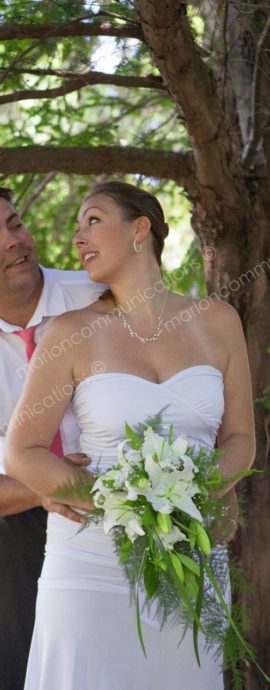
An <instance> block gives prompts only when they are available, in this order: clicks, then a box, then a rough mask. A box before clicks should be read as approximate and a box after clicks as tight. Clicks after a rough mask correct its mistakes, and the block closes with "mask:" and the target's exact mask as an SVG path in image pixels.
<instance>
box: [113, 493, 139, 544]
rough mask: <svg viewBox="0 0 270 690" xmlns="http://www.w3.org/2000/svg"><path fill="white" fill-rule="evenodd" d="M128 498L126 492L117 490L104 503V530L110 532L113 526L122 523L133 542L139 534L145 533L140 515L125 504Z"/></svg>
mask: <svg viewBox="0 0 270 690" xmlns="http://www.w3.org/2000/svg"><path fill="white" fill-rule="evenodd" d="M126 499H127V495H126V493H123V492H117V493H114V494H113V495H112V496H110V498H107V499H106V501H105V503H104V506H103V507H104V509H105V514H104V532H105V533H106V534H108V532H109V531H110V530H111V529H112V527H116V526H117V525H122V526H123V527H125V531H126V533H127V535H128V537H129V539H130V540H131V541H132V542H133V541H135V539H136V537H137V536H141V535H143V534H145V532H144V530H143V529H142V526H141V524H140V522H139V519H138V515H137V514H136V513H135V512H134V511H133V510H132V508H131V507H130V506H127V505H124V503H125V501H126Z"/></svg>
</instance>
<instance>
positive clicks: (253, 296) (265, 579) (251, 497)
mask: <svg viewBox="0 0 270 690" xmlns="http://www.w3.org/2000/svg"><path fill="white" fill-rule="evenodd" d="M269 234H270V220H269V218H268V217H266V215H265V213H264V211H263V209H262V208H261V209H260V212H259V210H258V209H257V210H256V215H255V213H254V215H253V217H251V218H250V219H249V223H247V225H246V227H245V235H246V238H247V246H246V250H245V251H244V252H243V250H242V248H241V246H240V245H238V247H237V246H235V249H234V251H233V250H232V246H231V243H230V242H228V245H227V247H226V245H225V243H224V245H223V247H222V248H221V249H219V247H218V245H216V247H217V254H216V257H215V259H214V261H213V262H210V263H209V262H208V263H207V265H206V275H207V284H208V291H209V293H210V294H211V293H213V292H217V293H219V290H220V286H221V285H227V286H228V294H227V296H226V297H227V300H228V301H229V302H230V304H232V305H233V306H234V307H235V308H236V309H237V310H238V312H239V314H240V316H241V320H242V323H243V328H244V333H245V337H246V342H247V347H248V353H249V362H250V369H251V376H252V382H253V396H254V399H255V400H256V399H257V398H263V397H264V390H265V388H266V387H267V385H268V386H269V384H270V355H269V354H267V348H269V345H270V281H269V278H270V251H269V246H268V244H269V239H268V238H269ZM227 236H229V228H227ZM252 237H253V239H251V238H252ZM248 238H249V239H248ZM247 247H248V248H247ZM220 252H221V254H222V258H221V257H220ZM232 254H233V256H232ZM217 266H218V268H217ZM230 286H231V289H230ZM222 295H223V296H222V298H224V292H223V293H222ZM265 395H266V396H267V393H265ZM268 395H269V403H270V386H269V391H268ZM240 414H241V410H239V415H240ZM255 418H256V437H257V452H256V461H255V465H256V467H257V468H259V469H260V470H263V474H262V475H255V476H254V477H251V478H249V479H247V480H242V481H241V482H240V484H239V485H238V495H239V498H240V500H241V501H243V505H244V512H245V515H246V517H245V524H244V526H243V527H242V528H241V529H239V530H238V533H237V536H236V538H235V540H234V542H233V545H232V551H233V555H234V556H235V557H236V558H237V560H238V562H239V564H240V566H241V567H242V569H243V573H244V575H245V577H246V579H247V581H248V582H249V583H251V586H252V590H253V591H252V594H251V595H250V594H248V593H246V592H244V591H243V592H242V593H241V597H240V600H241V603H242V605H243V608H244V610H245V609H246V610H247V611H248V615H249V621H250V626H249V629H248V632H247V639H248V641H249V642H250V643H251V644H252V645H253V647H254V649H255V650H257V660H258V662H259V664H260V666H261V667H262V668H263V670H264V672H265V673H267V674H268V675H270V655H269V640H270V617H269V611H270V577H269V563H270V520H269V496H270V463H269V460H270V452H269V447H270V412H269V411H268V410H265V409H264V407H263V405H262V404H260V403H259V404H255ZM238 600H239V599H238ZM242 668H243V670H244V672H245V684H244V688H245V690H268V688H269V684H268V683H267V681H265V680H264V679H263V678H262V676H261V675H259V674H258V672H257V671H256V668H255V667H254V666H253V665H252V664H250V663H249V662H247V660H243V663H242ZM225 688H226V690H231V689H232V678H231V674H230V673H226V674H225Z"/></svg>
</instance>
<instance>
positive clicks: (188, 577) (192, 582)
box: [185, 570, 199, 601]
mask: <svg viewBox="0 0 270 690" xmlns="http://www.w3.org/2000/svg"><path fill="white" fill-rule="evenodd" d="M185 583H186V588H187V590H188V592H189V593H190V594H191V596H192V598H193V599H195V601H196V600H197V597H198V592H199V586H198V582H197V579H196V577H195V575H194V574H193V573H191V572H190V570H186V571H185Z"/></svg>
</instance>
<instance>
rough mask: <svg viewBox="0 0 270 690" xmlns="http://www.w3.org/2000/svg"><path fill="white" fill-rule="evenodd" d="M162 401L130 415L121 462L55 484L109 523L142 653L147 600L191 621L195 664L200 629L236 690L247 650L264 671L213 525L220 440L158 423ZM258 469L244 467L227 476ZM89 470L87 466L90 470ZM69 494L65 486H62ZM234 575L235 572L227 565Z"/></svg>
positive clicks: (171, 619)
mask: <svg viewBox="0 0 270 690" xmlns="http://www.w3.org/2000/svg"><path fill="white" fill-rule="evenodd" d="M165 409H166V408H163V409H162V410H161V411H160V412H159V414H158V415H156V416H155V417H154V418H150V417H149V418H148V419H146V420H145V421H144V422H143V423H140V424H138V425H137V427H135V428H131V427H130V426H129V424H127V423H126V429H125V431H126V438H125V440H124V441H123V442H121V443H120V444H119V445H118V448H117V462H116V463H115V464H114V465H112V466H111V467H110V468H109V469H108V470H107V471H106V472H104V473H102V474H98V475H97V476H96V479H95V482H94V484H93V483H92V482H89V479H86V481H85V475H84V473H82V480H81V481H79V483H78V486H74V484H73V485H66V486H65V487H62V488H61V489H60V492H61V493H59V492H57V494H58V496H59V497H60V495H61V498H65V499H66V498H68V497H69V496H70V491H71V490H72V493H73V494H74V490H75V492H76V494H77V495H78V496H80V498H83V499H84V500H85V498H86V495H88V500H90V501H91V502H92V503H93V504H94V508H93V509H92V510H91V511H89V513H88V520H89V521H92V520H94V521H96V522H97V521H99V520H100V519H101V518H102V519H103V527H104V531H105V533H107V534H108V533H110V535H111V536H112V538H113V540H114V544H115V550H116V554H117V556H118V560H119V563H120V564H121V566H122V567H123V569H124V572H125V575H126V578H127V580H128V582H129V586H130V594H131V598H132V599H133V600H134V602H135V603H136V617H137V630H138V636H139V640H140V643H141V647H142V650H143V653H144V654H145V656H146V654H147V652H146V649H145V644H144V639H143V632H142V626H141V604H140V596H141V594H142V592H144V596H145V601H144V604H143V608H144V607H147V608H148V609H149V610H150V609H151V615H152V616H155V617H156V618H157V620H158V621H159V622H160V626H161V628H162V627H163V626H164V625H165V623H168V624H181V627H182V630H183V634H185V632H186V630H187V629H188V628H189V627H192V628H193V642H194V651H195V656H196V659H197V662H198V664H199V665H200V656H199V647H198V635H199V632H200V633H202V634H203V636H204V640H205V646H206V648H207V649H208V650H210V649H211V651H213V650H214V653H215V655H216V656H219V655H221V654H222V653H223V654H224V663H225V667H230V668H231V669H232V672H233V676H234V690H240V689H241V690H242V680H243V676H242V673H241V669H240V668H239V664H238V662H239V660H242V659H243V658H247V659H249V660H251V661H252V662H253V663H254V664H255V666H256V667H257V669H258V670H259V671H260V673H261V674H262V675H263V677H264V678H265V679H266V680H267V681H268V682H270V679H269V678H268V676H266V674H265V673H264V672H263V670H262V669H261V668H260V666H259V665H258V663H257V660H256V655H255V652H254V650H253V649H252V648H251V646H250V645H249V644H248V642H247V641H246V640H245V636H244V635H245V622H246V621H245V620H244V617H243V615H242V612H241V611H240V609H239V608H238V609H235V608H234V607H233V606H232V607H231V605H230V584H229V567H228V553H227V548H226V547H225V546H222V545H218V546H217V547H215V548H213V544H212V538H211V525H212V522H213V521H215V522H216V521H218V520H221V519H222V517H223V508H222V501H221V500H220V499H219V495H220V492H224V490H226V489H227V488H229V487H230V485H231V482H232V478H230V480H224V479H223V477H222V475H221V471H220V468H219V463H218V458H219V456H220V455H221V454H222V451H220V450H217V449H215V450H212V449H211V450H210V449H209V448H205V447H200V448H199V449H196V448H195V446H191V445H188V442H187V439H186V438H185V437H184V436H176V435H175V432H174V429H173V426H172V425H170V426H167V427H166V426H164V424H163V423H162V414H163V412H164V410H165ZM254 471H255V470H247V471H244V472H240V473H238V474H236V475H235V476H234V477H233V481H236V480H239V479H241V478H242V477H246V476H248V475H250V474H251V473H252V472H254ZM88 477H89V475H88ZM68 494H69V496H68ZM232 572H233V573H234V577H233V578H232V580H235V581H236V580H237V579H238V583H239V581H240V580H241V586H243V581H242V579H241V578H240V575H239V570H236V569H234V570H232Z"/></svg>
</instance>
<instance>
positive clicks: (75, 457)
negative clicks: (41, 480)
mask: <svg viewBox="0 0 270 690" xmlns="http://www.w3.org/2000/svg"><path fill="white" fill-rule="evenodd" d="M64 457H65V460H68V462H69V463H70V465H73V466H74V467H87V465H89V464H90V462H91V458H89V457H88V455H85V453H71V454H70V455H65V456H64ZM41 504H42V506H43V508H45V510H47V512H48V513H58V515H62V516H63V517H65V518H68V520H72V521H73V522H78V523H79V524H82V523H84V522H85V517H84V515H81V514H80V513H78V512H77V511H76V510H74V509H73V508H72V507H71V506H69V505H67V504H65V503H59V502H58V501H55V500H54V499H52V498H47V497H46V496H42V498H41Z"/></svg>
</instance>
